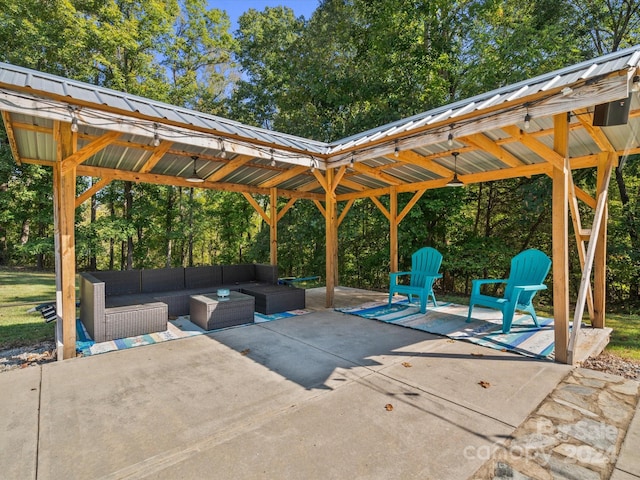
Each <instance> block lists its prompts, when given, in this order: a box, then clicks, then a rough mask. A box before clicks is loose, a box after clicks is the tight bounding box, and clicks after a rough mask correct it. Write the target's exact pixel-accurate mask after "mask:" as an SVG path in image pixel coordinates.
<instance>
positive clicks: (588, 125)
mask: <svg viewBox="0 0 640 480" xmlns="http://www.w3.org/2000/svg"><path fill="white" fill-rule="evenodd" d="M574 113H575V115H576V117H577V119H578V121H579V122H580V124H581V125H582V127H583V128H584V129H585V131H586V132H587V133H588V134H589V136H591V138H592V139H593V141H594V142H596V145H598V148H599V149H600V150H602V151H603V152H615V150H616V149H615V148H614V146H613V145H611V142H610V141H609V139H608V138H607V136H606V135H605V134H604V132H603V131H602V129H601V128H600V127H594V126H593V114H592V113H591V112H589V111H588V110H587V109H586V108H581V109H579V110H576V111H575V112H574Z"/></svg>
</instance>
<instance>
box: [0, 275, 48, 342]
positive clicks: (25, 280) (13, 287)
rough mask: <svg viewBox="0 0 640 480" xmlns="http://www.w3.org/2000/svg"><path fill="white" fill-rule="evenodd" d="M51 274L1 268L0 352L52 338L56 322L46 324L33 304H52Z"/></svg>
mask: <svg viewBox="0 0 640 480" xmlns="http://www.w3.org/2000/svg"><path fill="white" fill-rule="evenodd" d="M55 298H56V283H55V277H54V274H53V273H43V272H33V271H28V270H23V269H6V268H2V269H0V349H2V350H4V349H8V348H13V347H21V346H25V345H32V344H35V343H39V342H42V341H45V340H50V341H53V340H54V339H55V322H51V323H45V322H44V320H43V319H42V315H40V313H39V312H35V313H27V310H29V309H30V308H33V307H35V306H36V305H38V304H40V303H43V302H49V301H54V300H55Z"/></svg>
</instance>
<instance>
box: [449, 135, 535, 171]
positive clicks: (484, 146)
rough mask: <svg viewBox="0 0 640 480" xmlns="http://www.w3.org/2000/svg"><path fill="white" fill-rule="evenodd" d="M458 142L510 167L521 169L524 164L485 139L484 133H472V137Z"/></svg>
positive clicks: (488, 139) (469, 136) (463, 138)
mask: <svg viewBox="0 0 640 480" xmlns="http://www.w3.org/2000/svg"><path fill="white" fill-rule="evenodd" d="M460 140H462V141H463V142H465V143H469V144H471V145H473V146H475V147H477V148H479V149H480V150H483V151H485V152H487V153H489V154H491V155H493V156H494V157H496V158H497V159H498V160H500V161H501V162H502V163H504V164H505V165H508V166H510V167H521V166H522V165H524V162H522V160H520V159H519V158H518V157H516V156H515V155H513V154H511V153H509V152H508V151H507V150H505V149H504V148H502V147H501V146H500V145H498V144H497V143H496V142H494V141H493V140H491V139H490V138H489V137H487V136H486V135H485V134H484V133H474V134H473V135H467V136H466V137H462V138H461V139H460Z"/></svg>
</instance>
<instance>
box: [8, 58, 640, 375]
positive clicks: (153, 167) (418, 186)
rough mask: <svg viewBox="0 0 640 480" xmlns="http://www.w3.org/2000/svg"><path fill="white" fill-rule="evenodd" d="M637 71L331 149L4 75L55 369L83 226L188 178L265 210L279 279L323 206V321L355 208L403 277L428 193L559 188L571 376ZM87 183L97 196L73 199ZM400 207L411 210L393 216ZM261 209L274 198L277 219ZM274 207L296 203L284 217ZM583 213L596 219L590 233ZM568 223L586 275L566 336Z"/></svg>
mask: <svg viewBox="0 0 640 480" xmlns="http://www.w3.org/2000/svg"><path fill="white" fill-rule="evenodd" d="M639 66H640V46H635V47H632V48H629V49H626V50H623V51H620V52H616V53H612V54H609V55H606V56H603V57H600V58H596V59H593V60H589V61H586V62H583V63H579V64H577V65H573V66H570V67H567V68H564V69H562V70H558V71H555V72H551V73H548V74H545V75H541V76H538V77H535V78H532V79H529V80H527V81H524V82H520V83H516V84H514V85H509V86H506V87H503V88H500V89H498V90H494V91H491V92H487V93H485V94H482V95H478V96H475V97H472V98H468V99H465V100H462V101H459V102H456V103H452V104H450V105H445V106H442V107H439V108H437V109H434V110H430V111H428V112H424V113H421V114H418V115H415V116H412V117H409V118H406V119H402V120H399V121H397V122H393V123H391V124H388V125H383V126H381V127H379V128H375V129H373V130H369V131H366V132H363V133H360V134H358V135H354V136H352V137H349V138H345V139H342V140H339V141H337V142H333V143H330V144H327V143H323V142H318V141H314V140H309V139H305V138H300V137H295V136H292V135H286V134H282V133H278V132H274V131H269V130H265V129H260V128H256V127H252V126H247V125H243V124H241V123H238V122H234V121H231V120H227V119H224V118H220V117H216V116H212V115H207V114H203V113H200V112H196V111H193V110H189V109H185V108H180V107H176V106H172V105H168V104H164V103H161V102H157V101H153V100H149V99H145V98H141V97H136V96H132V95H128V94H126V93H122V92H117V91H114V90H109V89H105V88H100V87H96V86H94V85H90V84H86V83H83V82H78V81H74V80H69V79H65V78H61V77H57V76H54V75H49V74H46V73H42V72H38V71H34V70H30V69H25V68H20V67H16V66H13V65H9V64H6V63H0V111H1V112H2V119H3V121H4V125H5V128H6V130H7V133H8V138H9V143H10V147H11V150H12V152H13V156H14V158H15V161H16V162H18V163H31V164H38V165H45V166H49V167H51V168H52V169H53V193H54V205H53V208H54V221H55V225H54V229H55V250H56V286H57V302H58V315H59V318H58V322H57V323H58V329H57V338H58V345H59V358H70V357H73V356H75V342H76V324H75V316H76V315H75V313H76V312H75V305H76V299H75V274H76V272H75V241H74V236H75V225H74V210H75V209H76V208H77V207H78V206H79V205H80V204H82V203H83V202H84V201H86V200H87V199H89V198H90V197H91V196H92V195H94V194H95V193H96V192H98V191H99V190H100V189H102V188H103V187H104V186H106V185H107V184H109V182H111V181H113V180H126V181H132V182H148V183H155V184H165V185H174V186H184V187H191V186H194V184H193V183H191V181H190V180H193V178H190V177H192V175H193V174H194V170H195V174H196V175H197V177H198V178H199V179H200V180H203V181H202V182H200V183H198V184H197V186H198V187H200V188H209V189H220V190H227V191H234V192H240V193H241V194H242V195H244V196H245V198H246V199H247V201H248V202H249V203H250V204H251V205H252V206H253V207H254V208H255V209H256V210H257V212H258V213H259V214H260V216H261V217H262V218H263V219H264V220H265V222H266V223H267V224H268V225H269V226H270V235H271V263H273V264H276V263H277V240H278V221H279V220H280V219H281V218H282V216H283V215H284V214H285V213H286V212H287V211H288V210H289V208H291V206H292V205H293V204H294V203H295V202H296V201H298V200H310V201H313V202H314V203H315V204H316V205H317V207H318V209H319V210H320V211H321V213H322V214H323V216H324V218H325V225H326V306H327V307H331V306H333V301H334V298H333V297H334V288H335V286H336V285H335V283H336V277H337V248H338V245H337V238H338V236H337V232H338V228H339V226H340V223H341V222H342V220H343V219H344V218H345V216H346V215H347V212H348V211H349V209H350V207H351V205H352V204H353V202H354V201H355V199H358V198H369V199H371V200H372V201H373V202H374V203H375V204H376V205H377V207H378V208H379V209H380V210H381V211H382V213H383V214H384V215H385V217H386V218H387V219H388V221H389V229H390V264H391V270H392V271H396V270H397V267H398V236H397V231H398V225H399V224H400V222H401V221H402V220H403V219H404V218H405V216H406V215H407V213H408V212H409V211H410V210H411V208H412V207H413V206H414V205H415V203H416V202H417V201H418V200H419V199H420V197H421V196H422V195H423V194H424V192H425V191H427V190H429V189H433V188H441V187H445V186H446V185H447V184H448V183H450V181H451V180H452V179H457V180H459V181H460V182H461V183H462V184H471V183H476V182H486V181H492V180H502V179H508V178H516V177H521V176H532V175H547V176H549V177H551V179H552V182H553V193H552V196H553V198H552V208H553V226H552V233H553V247H552V259H553V305H554V319H555V358H556V361H558V362H563V363H573V362H574V358H573V354H574V351H575V346H576V345H575V344H576V338H577V337H576V335H577V332H578V330H579V325H580V320H581V319H582V316H583V314H584V308H585V306H587V307H588V312H589V315H590V316H591V323H592V325H593V326H594V327H595V328H604V327H605V286H606V285H605V269H606V224H607V222H606V220H607V191H608V185H609V179H610V177H611V173H612V169H613V168H615V167H617V166H621V165H620V164H619V162H620V163H622V162H624V159H625V157H626V155H629V154H632V153H638V152H640V139H639V138H638V137H637V135H638V133H637V132H638V125H639V123H640V102H639V99H638V94H637V93H634V92H638V90H640V76H639V75H640V70H639ZM454 152H457V154H456V156H455V158H456V162H455V163H454V162H453V160H452V159H453V158H454V157H453V155H452V154H453V153H454ZM194 157H197V159H198V163H197V168H195V163H194V160H193V158H194ZM621 159H622V160H621ZM584 168H595V169H597V178H598V182H597V192H596V193H595V195H592V194H589V193H588V192H586V191H583V190H581V189H580V188H578V187H577V186H576V185H574V182H573V178H572V171H573V170H577V169H584ZM78 176H87V177H93V178H94V179H95V181H94V183H93V186H92V187H90V188H89V189H87V190H86V191H85V192H83V193H82V194H80V195H79V196H76V177H78ZM405 192H412V193H414V195H413V197H412V199H411V201H410V202H409V203H408V204H407V205H406V206H405V207H404V208H403V209H402V210H400V211H399V208H398V201H397V197H398V194H399V193H405ZM254 194H262V195H268V196H269V198H270V207H269V208H268V209H267V210H265V209H263V208H262V207H261V206H260V205H259V204H258V202H257V201H256V200H255V199H254V197H253V195H254ZM382 196H388V197H389V203H388V204H389V208H387V207H385V206H384V205H383V203H382V202H381V201H380V200H379V197H382ZM280 197H282V198H287V199H288V203H286V205H285V206H284V207H283V208H282V209H280V211H278V209H277V200H278V198H280ZM578 201H581V202H584V203H585V204H586V205H588V206H589V207H591V208H593V209H595V215H594V221H593V225H592V226H591V227H590V228H586V227H585V226H584V225H582V222H581V219H580V214H579V209H578ZM339 206H341V207H342V208H340V209H339ZM569 213H571V216H570V215H569ZM570 217H571V221H572V222H573V231H574V232H575V240H576V242H577V245H578V252H579V255H580V263H581V266H582V282H581V287H580V291H579V294H578V298H577V301H576V310H575V312H574V315H573V318H574V319H575V320H577V321H575V322H574V325H575V328H573V329H571V335H570V329H569V324H570V321H571V315H570V298H569V284H568V275H569V266H568V265H569V261H568V258H569V221H570V220H569V218H570ZM592 273H593V281H592Z"/></svg>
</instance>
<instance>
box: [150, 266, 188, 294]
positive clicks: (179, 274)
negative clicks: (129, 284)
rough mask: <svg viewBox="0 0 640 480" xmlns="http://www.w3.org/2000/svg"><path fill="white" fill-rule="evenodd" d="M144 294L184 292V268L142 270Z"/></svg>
mask: <svg viewBox="0 0 640 480" xmlns="http://www.w3.org/2000/svg"><path fill="white" fill-rule="evenodd" d="M140 278H141V280H142V282H141V284H142V293H153V292H169V291H172V290H184V268H182V267H177V268H160V269H158V270H155V269H154V270H142V274H141V277H140Z"/></svg>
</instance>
